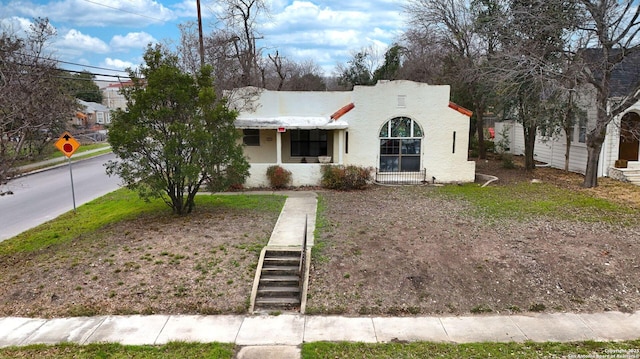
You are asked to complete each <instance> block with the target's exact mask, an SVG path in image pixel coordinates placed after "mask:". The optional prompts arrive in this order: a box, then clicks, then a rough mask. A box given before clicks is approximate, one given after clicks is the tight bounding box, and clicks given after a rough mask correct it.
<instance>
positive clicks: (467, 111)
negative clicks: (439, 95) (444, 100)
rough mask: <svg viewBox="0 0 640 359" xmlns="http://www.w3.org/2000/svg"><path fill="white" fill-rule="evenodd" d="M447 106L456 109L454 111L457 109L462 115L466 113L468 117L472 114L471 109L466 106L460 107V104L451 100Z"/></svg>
mask: <svg viewBox="0 0 640 359" xmlns="http://www.w3.org/2000/svg"><path fill="white" fill-rule="evenodd" d="M449 107H450V108H452V109H454V110H456V111H458V112H460V113H461V114H463V115H466V116H469V117H471V115H473V111H471V110H468V109H466V108H464V107H462V106H460V105H458V104H455V103H453V102H449Z"/></svg>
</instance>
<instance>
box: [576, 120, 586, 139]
mask: <svg viewBox="0 0 640 359" xmlns="http://www.w3.org/2000/svg"><path fill="white" fill-rule="evenodd" d="M578 142H580V143H586V142H587V120H586V119H580V121H578Z"/></svg>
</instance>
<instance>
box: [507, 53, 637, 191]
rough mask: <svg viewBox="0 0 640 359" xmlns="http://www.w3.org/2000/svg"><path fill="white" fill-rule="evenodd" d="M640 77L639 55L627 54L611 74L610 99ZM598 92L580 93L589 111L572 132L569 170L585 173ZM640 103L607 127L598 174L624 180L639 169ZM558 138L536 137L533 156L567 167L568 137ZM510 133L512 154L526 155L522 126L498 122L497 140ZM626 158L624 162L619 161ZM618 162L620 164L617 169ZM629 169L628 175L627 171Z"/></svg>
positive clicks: (626, 90) (619, 95) (625, 92)
mask: <svg viewBox="0 0 640 359" xmlns="http://www.w3.org/2000/svg"><path fill="white" fill-rule="evenodd" d="M639 80H640V54H638V53H635V55H634V56H629V57H627V58H626V59H625V60H624V61H623V62H622V63H621V64H619V65H618V66H617V67H616V68H615V69H614V72H613V73H612V78H611V85H610V86H611V87H610V94H611V97H610V101H612V102H618V101H620V99H621V98H623V97H624V96H626V95H628V94H629V93H630V92H631V91H632V90H633V89H635V88H636V86H637V85H638V81H639ZM595 96H596V94H595V91H594V90H593V89H591V90H585V91H582V92H581V97H580V100H579V101H580V104H581V107H582V108H583V109H584V110H586V112H587V119H586V121H581V122H579V123H577V124H576V125H575V127H574V129H573V131H572V133H571V136H572V138H571V148H570V151H569V171H572V172H577V173H582V174H584V173H585V170H586V167H587V145H586V139H587V137H586V136H587V129H588V128H591V127H590V126H591V125H592V124H594V123H595V121H596V118H597V108H596V101H595ZM639 130H640V102H637V103H635V104H634V105H632V106H631V107H629V108H628V109H627V110H626V111H624V112H623V113H621V114H620V115H619V116H617V117H616V118H615V119H614V120H613V121H611V123H609V125H608V126H607V131H606V137H605V140H604V143H603V144H602V151H601V152H600V158H599V162H598V177H613V178H617V179H622V180H625V176H627V179H629V178H628V177H629V175H632V173H633V172H635V171H637V170H638V169H640V161H639V156H638V154H639V152H640V141H639V140H638V134H640V132H639ZM503 131H504V132H503ZM561 132H562V133H560V135H559V136H558V137H557V138H553V139H551V140H544V139H543V138H541V136H539V135H538V136H537V139H536V144H535V147H534V158H535V159H536V160H537V161H540V162H544V163H546V164H548V165H549V166H551V167H554V168H561V169H563V168H564V164H565V152H566V151H565V150H566V147H567V146H566V140H565V134H564V131H561ZM503 133H505V134H507V136H508V138H509V142H510V151H509V152H511V153H513V154H517V155H523V154H524V133H523V129H522V125H521V124H519V123H517V122H515V121H512V120H510V121H503V122H497V123H496V125H495V134H496V137H495V141H496V143H497V142H498V141H500V139H501V138H502V134H503ZM618 160H624V161H618ZM616 162H618V165H619V167H621V166H620V164H621V162H622V163H623V164H622V166H626V167H627V168H628V169H627V168H616ZM625 172H626V174H625Z"/></svg>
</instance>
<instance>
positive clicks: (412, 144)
mask: <svg viewBox="0 0 640 359" xmlns="http://www.w3.org/2000/svg"><path fill="white" fill-rule="evenodd" d="M402 154H408V155H419V154H420V140H402Z"/></svg>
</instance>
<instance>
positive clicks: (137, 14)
mask: <svg viewBox="0 0 640 359" xmlns="http://www.w3.org/2000/svg"><path fill="white" fill-rule="evenodd" d="M84 1H86V2H88V3H91V4H94V5H98V6H103V7H106V8H109V9H113V10H116V11H121V12H126V13H127V14H132V15H136V16H140V17H145V18H147V19H151V20H156V21H160V22H161V23H163V24H164V23H165V22H167V21H166V20H162V19H158V18H155V17H151V16H147V15H143V14H139V13H136V12H133V11H128V10H125V9H120V8H117V7H114V6H109V5H105V4H102V3H99V2H95V1H91V0H84Z"/></svg>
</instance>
